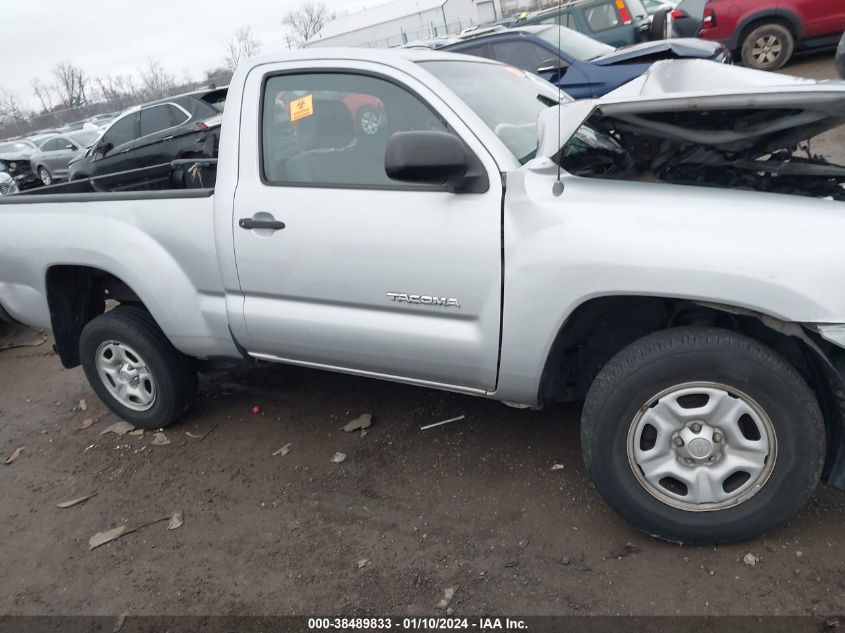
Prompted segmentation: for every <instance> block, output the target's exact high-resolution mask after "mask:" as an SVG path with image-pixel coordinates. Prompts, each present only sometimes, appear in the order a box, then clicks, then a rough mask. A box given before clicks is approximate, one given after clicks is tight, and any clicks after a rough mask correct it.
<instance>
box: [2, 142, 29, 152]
mask: <svg viewBox="0 0 845 633" xmlns="http://www.w3.org/2000/svg"><path fill="white" fill-rule="evenodd" d="M34 148H35V146H34V145H32V144H31V143H27V142H26V141H15V142H13V143H3V144H2V145H0V154H18V153H20V152H31V151H32V150H33V149H34Z"/></svg>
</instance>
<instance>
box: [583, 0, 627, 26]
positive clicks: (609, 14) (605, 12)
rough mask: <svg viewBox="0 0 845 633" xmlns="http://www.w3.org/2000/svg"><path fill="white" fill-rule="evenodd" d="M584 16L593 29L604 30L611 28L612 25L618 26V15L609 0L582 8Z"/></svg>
mask: <svg viewBox="0 0 845 633" xmlns="http://www.w3.org/2000/svg"><path fill="white" fill-rule="evenodd" d="M584 17H585V18H586V19H587V24H589V25H590V29H592V30H593V31H605V30H607V29H612V28H613V27H614V26H619V16H618V15H617V14H616V7H614V6H613V4H612V3H610V2H606V3H604V4H600V5H598V6H595V7H590V8H589V9H584Z"/></svg>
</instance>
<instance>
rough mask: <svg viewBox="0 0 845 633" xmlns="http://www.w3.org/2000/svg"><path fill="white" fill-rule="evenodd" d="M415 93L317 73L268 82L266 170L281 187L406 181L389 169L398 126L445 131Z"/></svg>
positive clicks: (264, 121) (264, 133) (378, 81)
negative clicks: (387, 171)
mask: <svg viewBox="0 0 845 633" xmlns="http://www.w3.org/2000/svg"><path fill="white" fill-rule="evenodd" d="M446 129H447V128H446V125H445V124H444V123H443V121H442V120H441V119H440V118H439V117H438V116H437V115H435V114H434V112H432V110H430V109H429V108H428V107H427V106H426V105H425V104H423V103H422V102H421V101H420V100H419V99H418V98H417V97H416V96H414V95H412V94H411V93H410V92H408V91H406V90H404V89H403V88H401V87H399V86H397V85H396V84H393V83H391V82H389V81H386V80H383V79H377V78H375V77H367V76H363V75H353V74H340V73H319V74H303V75H283V76H278V77H271V78H269V79H268V80H267V81H266V82H265V85H264V95H263V113H262V139H261V141H262V142H261V145H262V147H261V152H262V170H263V176H264V179H265V181H266V182H268V183H270V184H278V185H296V184H322V185H335V186H345V185H348V186H364V187H366V186H376V187H378V186H390V187H403V186H412V185H404V184H403V183H399V182H397V181H395V180H391V179H390V178H388V177H387V174H385V172H384V153H385V148H386V146H387V140H388V139H389V138H390V136H391V134H394V133H395V132H405V131H412V130H446Z"/></svg>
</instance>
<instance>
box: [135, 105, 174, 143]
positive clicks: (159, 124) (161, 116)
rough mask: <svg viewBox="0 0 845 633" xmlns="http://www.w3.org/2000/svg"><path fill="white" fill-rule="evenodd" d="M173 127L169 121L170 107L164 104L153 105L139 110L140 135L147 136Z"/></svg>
mask: <svg viewBox="0 0 845 633" xmlns="http://www.w3.org/2000/svg"><path fill="white" fill-rule="evenodd" d="M169 127H173V123H171V121H170V108H169V107H168V106H166V105H158V106H153V107H152V108H146V109H144V110H141V136H148V135H149V134H155V133H156V132H161V131H162V130H166V129H167V128H169Z"/></svg>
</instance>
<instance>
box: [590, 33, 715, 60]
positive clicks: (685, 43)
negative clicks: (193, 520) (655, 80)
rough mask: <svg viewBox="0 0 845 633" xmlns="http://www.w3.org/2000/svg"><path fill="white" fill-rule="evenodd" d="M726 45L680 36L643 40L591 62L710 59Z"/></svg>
mask: <svg viewBox="0 0 845 633" xmlns="http://www.w3.org/2000/svg"><path fill="white" fill-rule="evenodd" d="M724 48H725V47H724V46H723V45H722V44H719V43H718V42H709V41H706V40H699V39H695V38H691V37H690V38H679V39H672V40H660V41H657V42H643V43H642V44H634V45H633V46H626V47H625V48H620V49H618V50H616V51H614V52H612V53H610V54H608V55H602V56H601V57H598V58H596V59H591V60H590V62H591V63H593V64H598V65H599V66H610V65H612V64H625V63H649V62H652V61H655V57H659V58H661V59H670V58H671V59H710V58H712V57H715V56H716V55H717V54H718V53H719V52H720V51H722V50H723V49H724Z"/></svg>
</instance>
